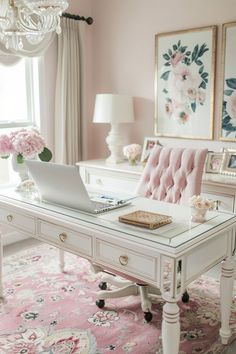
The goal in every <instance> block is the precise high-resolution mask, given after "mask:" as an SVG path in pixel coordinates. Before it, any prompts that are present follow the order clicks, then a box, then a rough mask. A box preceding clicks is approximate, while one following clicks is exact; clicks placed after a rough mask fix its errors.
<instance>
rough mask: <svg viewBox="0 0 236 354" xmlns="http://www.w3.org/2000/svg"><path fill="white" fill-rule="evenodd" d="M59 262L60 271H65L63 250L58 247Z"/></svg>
mask: <svg viewBox="0 0 236 354" xmlns="http://www.w3.org/2000/svg"><path fill="white" fill-rule="evenodd" d="M59 262H60V269H61V272H64V271H65V253H64V251H63V250H61V249H59Z"/></svg>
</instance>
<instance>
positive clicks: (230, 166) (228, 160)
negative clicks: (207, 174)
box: [221, 148, 236, 176]
mask: <svg viewBox="0 0 236 354" xmlns="http://www.w3.org/2000/svg"><path fill="white" fill-rule="evenodd" d="M221 173H222V174H225V175H228V176H236V150H235V149H230V148H229V149H227V148H224V157H223V162H222V168H221Z"/></svg>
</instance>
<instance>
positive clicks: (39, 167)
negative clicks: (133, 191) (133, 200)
mask: <svg viewBox="0 0 236 354" xmlns="http://www.w3.org/2000/svg"><path fill="white" fill-rule="evenodd" d="M25 163H26V165H27V167H28V169H29V173H30V175H31V176H32V178H33V180H34V181H35V183H36V185H37V187H38V190H39V194H40V197H41V200H42V201H45V202H48V203H51V204H57V205H58V204H59V205H61V206H64V207H68V208H71V209H76V210H77V209H79V210H82V211H85V212H89V213H93V214H97V213H103V212H106V211H109V210H112V209H116V208H119V207H122V206H125V205H128V204H130V200H129V199H124V200H123V199H118V198H112V197H109V198H108V197H105V196H103V195H102V196H101V198H100V199H101V200H100V201H99V197H98V196H96V197H95V198H94V200H92V199H93V198H91V199H90V197H89V194H88V192H87V190H86V188H85V186H84V183H83V181H82V179H81V176H80V173H79V167H77V166H69V165H61V164H56V163H52V162H42V161H37V160H26V161H25Z"/></svg>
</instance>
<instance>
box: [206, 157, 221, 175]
mask: <svg viewBox="0 0 236 354" xmlns="http://www.w3.org/2000/svg"><path fill="white" fill-rule="evenodd" d="M223 158H224V153H223V152H208V154H207V158H206V165H205V172H206V173H220V172H221V167H222V163H223Z"/></svg>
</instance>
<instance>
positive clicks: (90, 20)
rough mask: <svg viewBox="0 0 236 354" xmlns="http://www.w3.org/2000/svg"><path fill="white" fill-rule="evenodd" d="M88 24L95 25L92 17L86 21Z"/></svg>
mask: <svg viewBox="0 0 236 354" xmlns="http://www.w3.org/2000/svg"><path fill="white" fill-rule="evenodd" d="M86 22H87V24H88V25H91V24H92V23H93V19H92V17H88V18H87V19H86Z"/></svg>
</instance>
